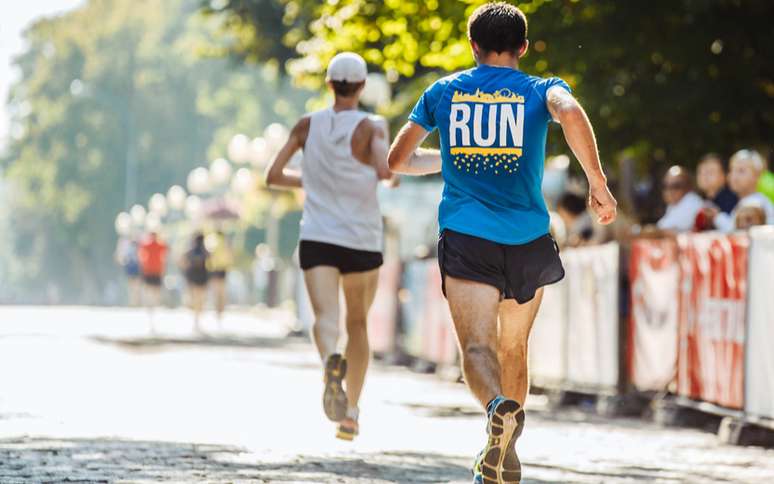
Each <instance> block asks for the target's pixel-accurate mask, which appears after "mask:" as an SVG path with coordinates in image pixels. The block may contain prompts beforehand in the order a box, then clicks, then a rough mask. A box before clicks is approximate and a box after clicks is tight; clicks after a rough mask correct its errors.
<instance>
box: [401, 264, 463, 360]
mask: <svg viewBox="0 0 774 484" xmlns="http://www.w3.org/2000/svg"><path fill="white" fill-rule="evenodd" d="M404 286H405V288H406V290H407V291H408V293H407V297H408V300H407V301H406V302H405V304H404V311H403V321H404V329H405V330H406V331H405V335H404V345H403V347H404V349H405V350H406V352H407V353H408V354H410V355H412V356H415V357H417V358H421V359H423V360H425V361H429V362H431V363H435V364H438V365H452V364H454V363H455V362H456V361H457V353H458V352H457V337H456V335H455V333H454V325H453V323H452V319H451V314H450V313H449V305H448V304H447V302H446V299H445V298H444V296H443V292H442V291H441V271H440V269H439V268H438V261H437V260H436V259H429V260H421V261H412V262H409V263H407V264H406V275H405V277H404Z"/></svg>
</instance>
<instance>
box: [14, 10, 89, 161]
mask: <svg viewBox="0 0 774 484" xmlns="http://www.w3.org/2000/svg"><path fill="white" fill-rule="evenodd" d="M84 1H85V0H22V1H15V2H8V4H7V5H4V6H3V9H2V10H3V12H2V15H0V152H1V151H2V150H3V148H4V147H5V145H6V142H7V138H8V113H7V111H6V109H5V103H6V100H7V97H8V87H9V85H10V84H11V83H12V82H13V81H14V80H15V79H16V76H17V75H18V73H17V72H16V70H15V69H14V68H13V66H12V61H13V58H14V57H15V56H16V55H18V54H19V53H21V52H22V51H23V49H24V41H23V39H22V33H23V32H24V29H25V28H26V27H27V26H28V25H29V24H30V23H31V22H33V21H34V20H35V19H37V18H39V17H43V16H48V15H55V14H58V13H62V12H65V11H67V10H71V9H73V8H75V7H78V6H79V5H81V4H83V3H84Z"/></svg>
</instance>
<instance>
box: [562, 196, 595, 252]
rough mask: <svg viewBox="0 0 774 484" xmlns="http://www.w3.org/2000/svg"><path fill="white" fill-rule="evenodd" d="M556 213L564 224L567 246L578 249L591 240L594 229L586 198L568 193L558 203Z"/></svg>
mask: <svg viewBox="0 0 774 484" xmlns="http://www.w3.org/2000/svg"><path fill="white" fill-rule="evenodd" d="M556 211H557V212H558V213H559V217H561V219H562V222H564V227H565V240H566V243H565V245H567V246H568V247H577V246H579V245H583V244H585V243H587V242H588V241H590V240H591V238H592V237H593V235H594V227H593V224H592V220H591V216H590V215H589V213H588V211H587V210H586V199H585V198H583V197H582V196H581V195H578V194H576V193H572V192H566V193H565V194H564V195H562V196H561V197H560V198H559V201H558V202H557V203H556Z"/></svg>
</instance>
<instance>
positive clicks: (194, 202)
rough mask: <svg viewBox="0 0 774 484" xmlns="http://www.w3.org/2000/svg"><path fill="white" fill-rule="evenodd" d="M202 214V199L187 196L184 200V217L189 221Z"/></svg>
mask: <svg viewBox="0 0 774 484" xmlns="http://www.w3.org/2000/svg"><path fill="white" fill-rule="evenodd" d="M201 213H202V199H201V198H199V197H198V196H196V195H189V196H188V198H186V200H185V216H186V217H188V218H189V219H191V220H197V219H198V218H199V216H200V215H201Z"/></svg>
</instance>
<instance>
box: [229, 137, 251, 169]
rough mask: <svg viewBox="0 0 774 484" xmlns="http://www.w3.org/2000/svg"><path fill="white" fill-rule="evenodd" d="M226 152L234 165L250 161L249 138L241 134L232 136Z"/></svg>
mask: <svg viewBox="0 0 774 484" xmlns="http://www.w3.org/2000/svg"><path fill="white" fill-rule="evenodd" d="M227 152H228V157H229V159H231V160H234V163H239V164H244V163H247V162H248V161H250V138H248V137H247V136H246V135H244V134H242V133H239V134H236V135H234V137H233V138H231V141H229V143H228V149H227Z"/></svg>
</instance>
